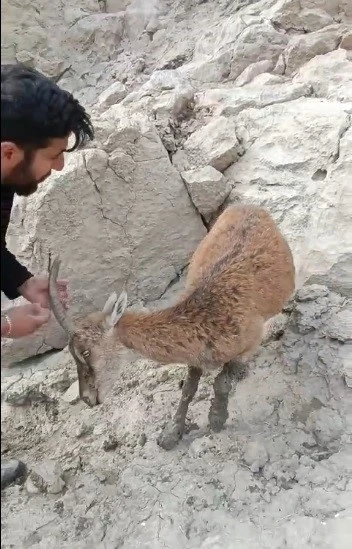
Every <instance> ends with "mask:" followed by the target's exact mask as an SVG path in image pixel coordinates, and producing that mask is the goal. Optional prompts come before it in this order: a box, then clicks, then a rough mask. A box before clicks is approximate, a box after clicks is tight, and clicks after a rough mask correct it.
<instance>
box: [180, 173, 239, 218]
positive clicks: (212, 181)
mask: <svg viewBox="0 0 352 549" xmlns="http://www.w3.org/2000/svg"><path fill="white" fill-rule="evenodd" d="M181 176H182V179H183V180H184V182H185V183H186V186H187V189H188V192H189V195H190V197H191V199H192V202H193V204H194V205H195V207H196V208H197V210H198V211H199V213H200V214H201V215H204V216H206V217H208V216H210V215H211V214H213V213H214V212H216V210H217V209H218V208H219V207H220V206H221V205H222V204H223V203H224V201H225V199H226V198H227V197H228V195H229V193H230V191H231V186H230V185H229V183H228V181H226V179H225V177H224V176H223V175H222V173H221V172H218V171H217V170H215V168H212V167H211V166H204V168H198V169H195V170H190V171H188V172H182V173H181Z"/></svg>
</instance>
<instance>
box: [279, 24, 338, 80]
mask: <svg viewBox="0 0 352 549" xmlns="http://www.w3.org/2000/svg"><path fill="white" fill-rule="evenodd" d="M342 32H343V27H342V26H340V25H330V26H329V27H327V28H325V29H321V30H318V31H316V32H311V33H309V34H304V35H300V36H293V37H292V38H291V40H290V42H289V44H288V46H287V48H286V49H285V51H284V52H283V57H284V60H285V74H286V75H291V74H293V73H294V72H296V71H297V69H299V68H300V67H301V66H302V65H304V64H305V63H307V61H309V60H310V59H312V58H314V57H315V56H316V55H323V54H325V53H328V52H330V51H332V50H335V49H336V48H337V46H338V44H339V41H340V40H341V34H342Z"/></svg>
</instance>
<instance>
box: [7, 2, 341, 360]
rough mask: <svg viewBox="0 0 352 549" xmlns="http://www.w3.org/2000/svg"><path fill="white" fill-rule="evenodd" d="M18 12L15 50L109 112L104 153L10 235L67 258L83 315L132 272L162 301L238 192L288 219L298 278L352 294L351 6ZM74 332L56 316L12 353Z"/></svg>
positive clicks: (133, 289)
mask: <svg viewBox="0 0 352 549" xmlns="http://www.w3.org/2000/svg"><path fill="white" fill-rule="evenodd" d="M3 10H4V13H3V17H4V22H3V26H4V33H3V41H4V45H3V58H4V59H5V60H9V61H15V60H16V59H17V60H21V61H25V62H26V63H29V64H31V65H34V66H36V67H38V68H39V69H40V70H43V71H44V72H45V73H47V74H49V75H50V76H52V77H54V78H55V79H56V80H58V81H59V82H60V84H61V85H62V86H66V87H68V88H69V89H70V90H72V91H74V92H76V93H77V95H78V96H79V97H80V98H81V99H82V101H84V102H85V104H86V105H87V106H88V108H90V109H91V111H92V113H93V116H94V118H95V123H96V127H97V140H96V143H95V144H94V145H93V147H94V148H92V149H91V150H87V151H85V152H83V153H77V154H75V155H72V156H71V158H70V160H69V161H68V164H67V167H66V169H65V171H64V172H63V173H61V174H58V175H53V177H52V178H51V180H50V181H49V183H48V184H47V185H46V186H45V187H44V188H43V189H42V190H41V192H40V193H39V194H38V195H36V196H35V197H32V198H30V199H27V200H19V201H18V202H17V204H16V208H15V209H14V212H13V221H12V226H11V227H10V230H9V243H10V247H11V248H12V249H13V250H14V251H16V253H17V255H18V256H19V257H20V258H21V259H22V260H23V261H24V262H25V263H26V264H28V265H29V267H30V268H31V269H32V270H34V271H35V272H41V271H43V270H44V271H45V270H46V269H47V266H48V261H49V254H50V253H52V254H55V253H59V254H60V255H61V256H62V259H63V263H64V265H65V271H66V273H65V274H67V275H68V276H69V277H70V281H71V291H72V296H73V308H72V312H73V314H76V313H80V312H82V311H84V310H87V308H88V307H92V306H97V305H100V304H101V303H102V302H103V301H104V299H105V297H106V295H107V294H108V293H109V292H110V291H111V289H112V288H117V289H119V288H120V287H121V286H122V285H123V284H125V283H127V285H128V290H129V295H130V298H131V300H132V301H136V300H139V301H150V300H154V299H157V298H158V297H159V296H161V295H162V294H163V292H164V291H165V289H166V288H167V287H168V286H169V285H170V284H171V283H172V282H173V281H174V280H175V279H177V277H178V276H179V274H180V273H181V272H182V270H183V269H184V268H185V266H186V264H187V261H188V259H189V257H190V254H191V253H192V250H194V248H195V246H196V245H197V243H198V242H199V240H200V239H201V237H202V236H203V235H204V230H205V229H204V226H203V223H202V219H203V221H205V222H206V221H207V220H209V218H211V217H212V215H216V212H217V210H218V208H219V207H220V206H221V205H222V204H223V203H232V202H236V201H249V202H255V203H257V204H261V205H264V206H265V207H267V208H268V209H269V210H270V211H271V213H272V214H273V215H274V217H275V219H276V220H277V221H278V222H279V224H280V226H281V228H282V230H283V231H284V233H285V235H286V236H287V238H288V240H289V242H290V244H291V247H292V249H293V252H294V255H295V262H296V267H297V284H298V286H299V285H301V284H302V283H304V282H305V281H308V282H311V283H316V282H318V283H324V284H327V285H328V287H330V288H331V289H332V290H337V291H340V292H342V293H343V294H345V295H351V293H352V283H351V280H352V245H351V242H350V240H351V239H350V238H349V237H348V233H349V229H350V223H351V221H350V208H351V201H352V199H351V191H350V185H349V181H350V179H351V176H352V156H351V155H352V130H351V104H352V91H351V90H352V85H351V84H352V71H351V66H352V61H351V55H352V53H351V52H352V50H351V48H352V35H351V24H350V21H351V17H352V6H351V3H350V2H348V1H345V2H342V1H340V2H338V1H337V0H336V1H329V0H319V1H318V2H311V1H310V0H303V1H301V2H297V1H295V0H281V1H274V0H272V1H271V0H267V1H264V0H261V1H257V2H256V1H254V2H253V1H234V2H228V1H227V2H226V1H223V2H221V1H219V2H199V1H193V2H192V1H188V2H167V1H156V0H155V1H153V2H143V1H142V0H134V1H130V2H128V1H125V0H124V1H122V0H121V1H110V2H109V1H106V2H99V3H97V2H93V0H88V1H85V2H83V3H82V5H81V6H80V7H79V8H73V7H72V6H71V5H69V4H68V3H67V2H61V3H59V4H58V3H54V5H53V7H52V8H51V7H50V9H49V7H47V6H44V5H42V4H41V3H40V2H38V3H37V4H36V3H30V4H28V5H26V4H25V5H23V3H21V4H16V3H15V4H13V3H11V5H7V4H6V3H4V6H3ZM29 14H30V15H29ZM29 24H30V29H29V30H28V25H29ZM49 29H50V32H49ZM51 31H52V32H51ZM214 170H216V171H214ZM201 216H202V219H201ZM53 219H55V222H54V223H53V221H52V220H53ZM87 250H89V254H87ZM64 343H65V338H64V337H63V334H62V333H61V331H59V329H58V327H57V326H56V325H53V326H49V328H48V330H46V333H45V334H38V335H36V336H35V337H33V338H29V339H28V340H25V341H21V342H20V343H19V342H17V343H16V344H6V347H5V348H4V350H3V351H4V356H8V357H9V359H10V354H11V357H12V359H21V358H25V357H26V356H30V355H32V354H33V353H36V352H38V350H40V351H41V352H42V351H45V350H47V349H48V348H50V347H55V348H58V347H61V346H62V345H63V344H64Z"/></svg>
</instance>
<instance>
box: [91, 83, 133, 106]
mask: <svg viewBox="0 0 352 549" xmlns="http://www.w3.org/2000/svg"><path fill="white" fill-rule="evenodd" d="M126 95H127V90H126V86H125V85H124V84H122V83H121V82H114V83H113V84H111V86H109V87H108V88H107V89H106V90H104V91H103V93H101V94H100V95H99V97H98V104H97V106H98V108H99V109H101V110H103V109H107V108H109V107H111V105H115V104H116V103H119V102H120V101H122V99H124V97H126Z"/></svg>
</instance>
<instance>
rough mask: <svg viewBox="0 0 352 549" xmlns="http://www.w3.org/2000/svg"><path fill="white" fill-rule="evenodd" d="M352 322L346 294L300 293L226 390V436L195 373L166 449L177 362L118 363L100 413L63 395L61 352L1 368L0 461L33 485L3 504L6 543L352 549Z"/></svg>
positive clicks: (9, 492)
mask: <svg viewBox="0 0 352 549" xmlns="http://www.w3.org/2000/svg"><path fill="white" fill-rule="evenodd" d="M351 317H352V308H351V302H349V301H348V300H347V299H346V298H343V297H341V296H339V295H337V294H334V293H331V292H329V291H328V290H327V289H326V288H325V287H323V286H308V287H304V288H303V289H301V290H300V291H299V292H298V294H297V297H296V300H295V301H294V302H293V303H292V306H291V307H289V310H288V311H287V312H286V313H285V315H281V316H280V318H279V319H278V322H277V327H276V329H275V330H274V332H275V333H274V335H273V337H272V338H271V340H270V341H269V342H268V343H267V344H266V345H265V346H264V347H263V348H262V350H261V351H260V353H259V354H258V356H257V357H256V359H255V360H254V361H253V362H252V363H251V364H249V367H248V373H247V375H246V377H245V378H244V379H243V380H242V381H240V382H239V383H238V384H237V386H236V387H234V388H233V391H232V395H231V399H230V418H229V420H228V423H227V427H226V429H225V430H224V431H223V432H222V433H220V434H212V433H211V432H209V430H208V428H207V414H208V409H209V405H210V398H211V392H212V388H211V384H212V378H211V377H209V378H206V377H204V378H203V379H202V381H201V385H200V388H199V391H198V394H197V396H196V398H195V401H194V402H193V404H191V406H190V411H189V423H188V429H187V431H188V432H187V434H186V435H185V436H184V439H183V440H182V442H181V443H180V444H179V445H178V447H177V448H176V449H175V450H173V451H170V452H165V451H164V450H162V449H161V448H160V447H159V446H158V445H157V443H156V439H157V436H158V434H159V432H160V429H161V428H162V426H163V425H164V424H165V422H166V420H167V419H168V418H169V417H170V416H171V415H172V414H173V412H174V410H175V408H176V405H177V402H178V399H179V397H180V388H179V384H180V380H181V379H183V375H184V372H185V371H184V369H183V368H182V367H180V366H175V367H173V368H165V367H164V368H155V365H153V364H152V363H150V362H147V361H145V360H139V361H137V362H136V363H133V364H125V365H123V366H121V367H120V368H119V369H118V368H117V373H116V385H115V387H114V390H113V395H112V396H111V398H109V399H108V401H106V402H105V403H104V404H103V405H101V406H100V407H97V408H94V409H88V408H87V407H86V406H85V405H84V404H83V403H82V402H77V399H76V398H75V392H74V389H75V387H72V388H71V389H70V390H69V392H67V388H69V387H70V386H71V385H72V383H74V381H75V378H76V374H75V367H74V366H73V364H72V363H71V361H70V358H69V355H68V353H67V351H62V352H60V353H54V354H51V355H47V356H44V357H41V358H40V359H36V361H32V362H29V363H27V364H26V365H23V366H22V367H18V368H17V369H14V370H7V371H6V372H5V375H4V376H3V378H2V412H3V414H2V452H3V453H4V454H5V456H8V457H14V458H17V459H22V460H23V461H25V463H26V464H27V467H28V477H27V479H26V480H25V481H24V483H22V484H19V485H16V486H10V487H8V488H7V489H6V490H5V491H4V492H3V493H2V501H1V504H2V518H1V530H2V536H1V547H2V548H3V549H10V548H16V549H17V548H29V547H30V548H33V549H34V548H35V549H93V548H96V549H100V548H101V549H103V548H104V549H120V548H123V549H136V548H141V549H164V548H165V549H210V548H211V549H235V548H236V549H267V548H270V549H284V548H286V549H298V548H299V549H305V548H309V549H313V548H314V549H349V548H350V547H352V437H351V434H352V398H351V387H352V371H351V357H352V352H351V351H352V345H351V335H352V332H351V326H352V323H351ZM282 332H283V333H282Z"/></svg>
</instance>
